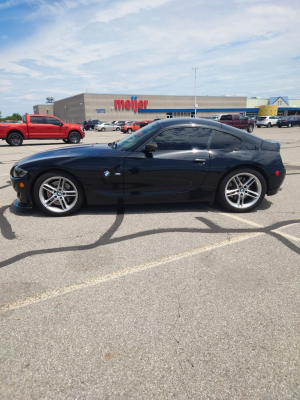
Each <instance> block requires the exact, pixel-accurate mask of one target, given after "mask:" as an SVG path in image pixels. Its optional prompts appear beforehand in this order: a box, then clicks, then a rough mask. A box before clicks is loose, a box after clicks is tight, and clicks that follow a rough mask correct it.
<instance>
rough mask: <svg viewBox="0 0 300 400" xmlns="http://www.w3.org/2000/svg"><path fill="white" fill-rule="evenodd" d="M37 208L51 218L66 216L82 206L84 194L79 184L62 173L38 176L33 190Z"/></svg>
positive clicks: (68, 175)
mask: <svg viewBox="0 0 300 400" xmlns="http://www.w3.org/2000/svg"><path fill="white" fill-rule="evenodd" d="M33 197H34V200H35V203H36V204H37V206H38V207H39V208H40V209H41V210H42V211H44V212H45V213H47V214H49V215H51V216H67V215H71V214H73V213H75V212H76V211H78V210H79V208H80V207H81V206H82V203H83V199H84V194H83V190H82V188H81V186H80V183H79V182H78V181H77V179H76V178H74V177H73V176H72V175H70V174H68V173H66V172H63V171H53V172H47V173H46V174H44V175H42V176H40V177H39V178H38V180H37V181H36V183H35V185H34V189H33Z"/></svg>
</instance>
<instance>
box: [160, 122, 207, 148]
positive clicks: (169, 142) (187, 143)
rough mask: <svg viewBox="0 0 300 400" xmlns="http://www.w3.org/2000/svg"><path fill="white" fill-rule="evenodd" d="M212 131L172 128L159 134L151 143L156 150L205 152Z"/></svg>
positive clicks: (196, 128)
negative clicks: (155, 146) (154, 145)
mask: <svg viewBox="0 0 300 400" xmlns="http://www.w3.org/2000/svg"><path fill="white" fill-rule="evenodd" d="M212 133H213V130H212V129H207V128H200V127H195V128H192V127H191V128H185V127H182V128H173V129H168V130H166V131H164V132H161V133H160V134H159V135H157V136H156V137H155V138H154V139H153V142H154V143H156V144H157V147H158V150H205V149H207V144H208V141H209V139H210V136H211V135H212Z"/></svg>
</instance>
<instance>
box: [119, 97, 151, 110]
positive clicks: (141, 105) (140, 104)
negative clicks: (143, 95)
mask: <svg viewBox="0 0 300 400" xmlns="http://www.w3.org/2000/svg"><path fill="white" fill-rule="evenodd" d="M147 105H148V100H137V99H136V98H135V99H131V100H115V110H124V108H125V110H130V109H131V110H133V111H134V112H137V110H145V109H146V108H147Z"/></svg>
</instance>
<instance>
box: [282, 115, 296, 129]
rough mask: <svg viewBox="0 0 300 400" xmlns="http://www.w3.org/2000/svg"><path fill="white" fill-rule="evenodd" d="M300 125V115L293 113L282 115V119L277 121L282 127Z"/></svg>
mask: <svg viewBox="0 0 300 400" xmlns="http://www.w3.org/2000/svg"><path fill="white" fill-rule="evenodd" d="M297 125H298V126H300V116H299V115H291V116H289V117H280V119H279V120H278V121H277V126H278V128H281V127H282V126H287V127H288V128H291V127H292V126H297Z"/></svg>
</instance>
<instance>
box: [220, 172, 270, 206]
mask: <svg viewBox="0 0 300 400" xmlns="http://www.w3.org/2000/svg"><path fill="white" fill-rule="evenodd" d="M266 188H267V186H266V181H265V179H264V177H263V176H262V175H261V174H260V173H259V172H258V171H256V170H254V169H251V168H241V169H237V170H234V171H232V172H231V173H229V174H228V175H226V176H225V178H224V179H223V180H222V181H221V183H220V186H219V188H218V200H219V202H220V203H221V205H222V206H223V207H225V208H226V209H227V210H229V211H233V212H238V213H242V212H247V211H251V210H253V209H254V208H256V207H257V206H258V205H259V204H260V203H261V202H262V200H263V199H264V197H265V194H266Z"/></svg>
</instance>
